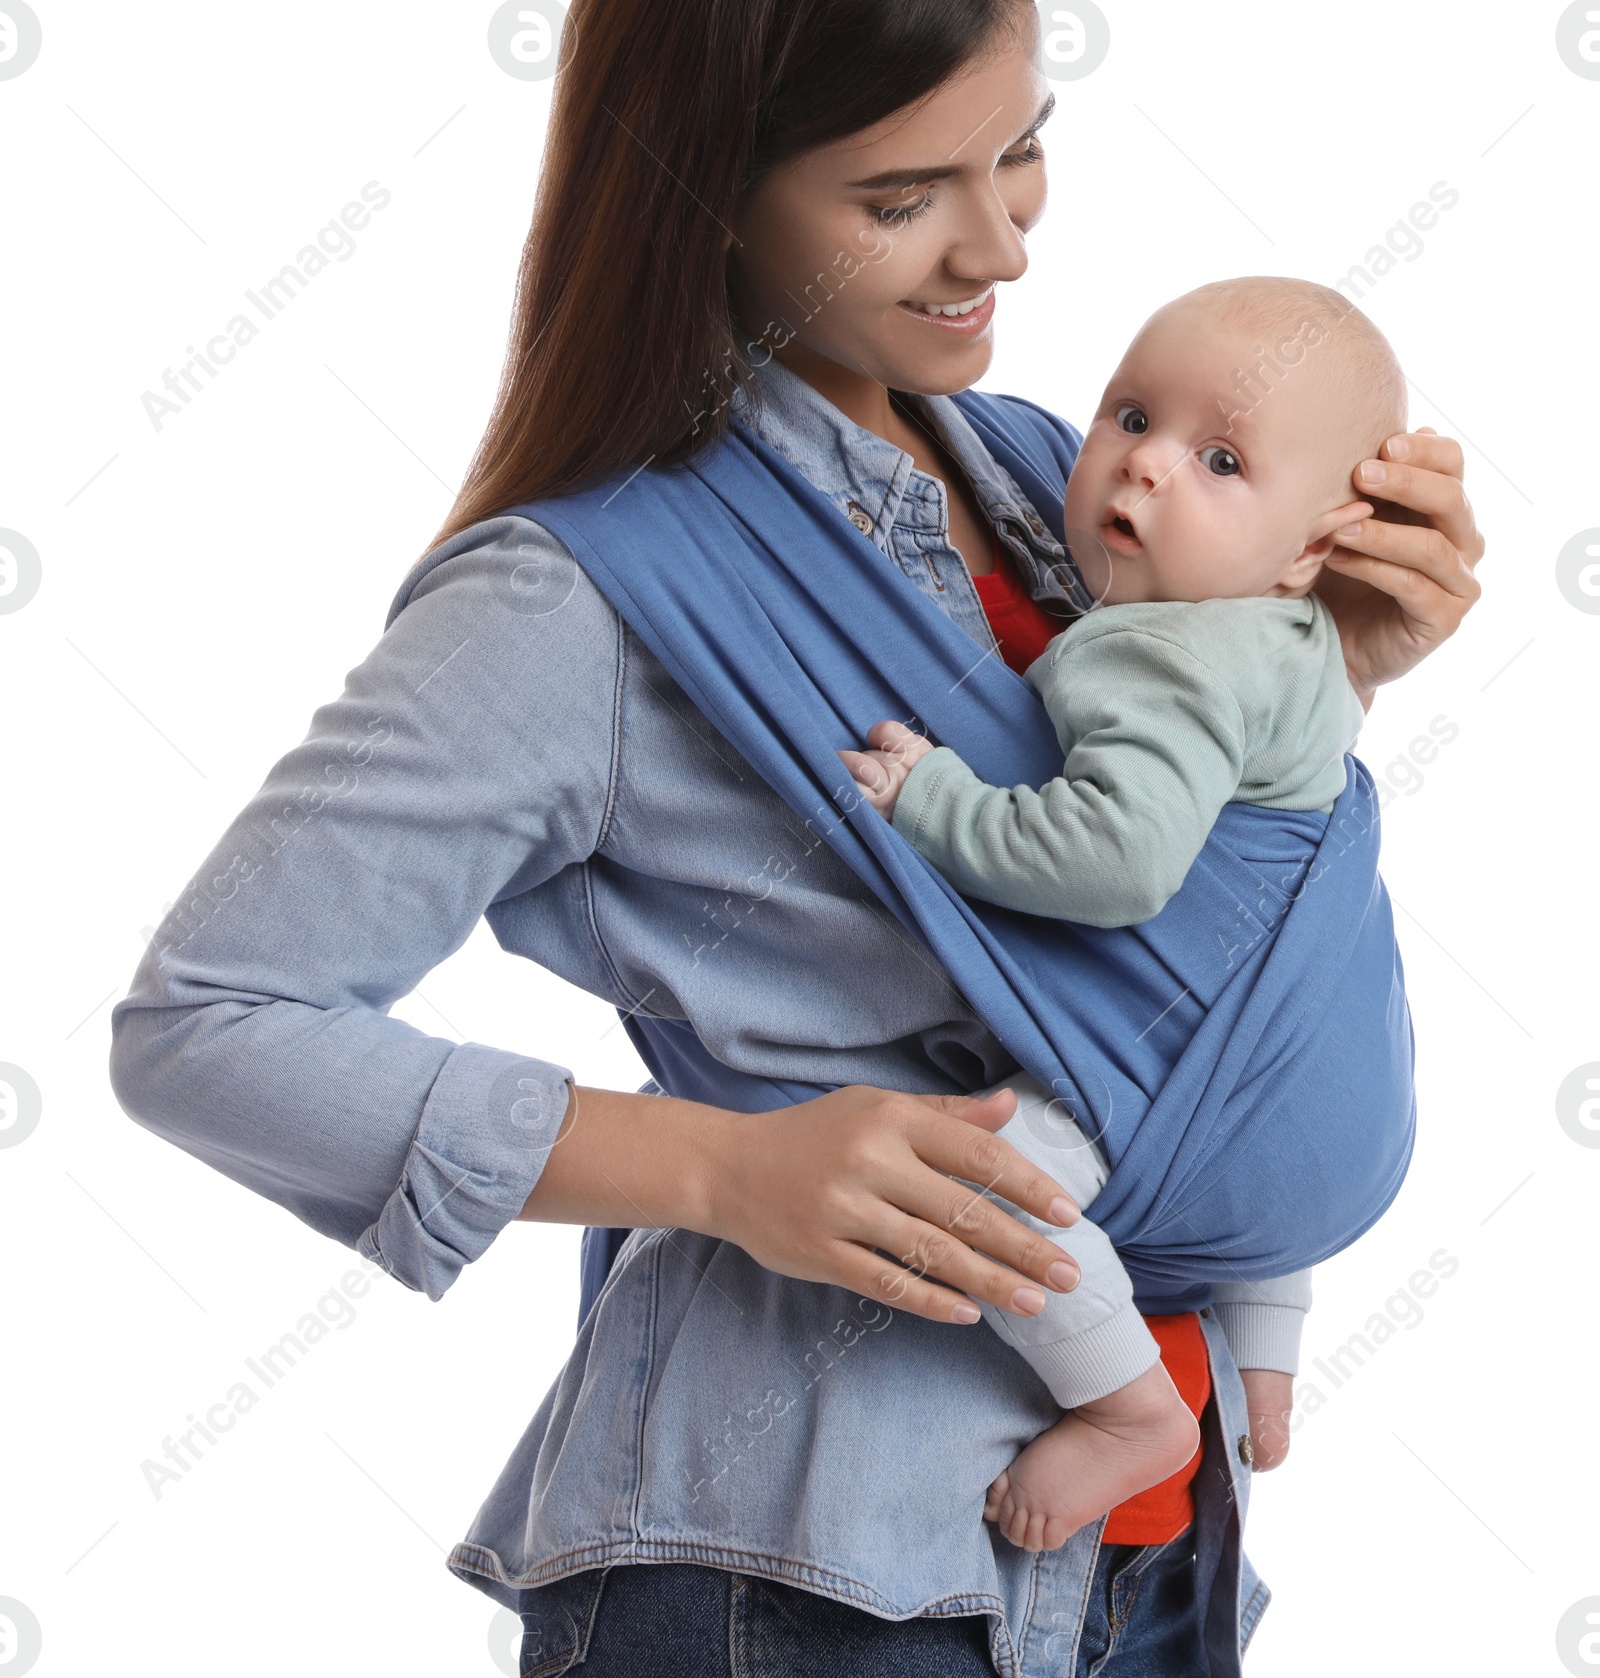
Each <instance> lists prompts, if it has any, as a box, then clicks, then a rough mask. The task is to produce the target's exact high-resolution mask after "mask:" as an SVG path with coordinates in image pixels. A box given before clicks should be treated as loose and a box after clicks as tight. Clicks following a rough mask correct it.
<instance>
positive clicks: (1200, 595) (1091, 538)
mask: <svg viewBox="0 0 1600 1678" xmlns="http://www.w3.org/2000/svg"><path fill="white" fill-rule="evenodd" d="M1405 429H1406V386H1405V378H1404V375H1403V374H1402V373H1401V371H1400V366H1399V363H1398V362H1397V361H1396V359H1395V355H1394V351H1393V350H1392V349H1390V347H1389V343H1388V340H1387V339H1385V337H1384V336H1383V334H1382V333H1381V332H1380V331H1379V330H1378V329H1377V327H1375V326H1374V325H1373V324H1372V322H1371V321H1370V320H1368V319H1367V317H1366V316H1365V315H1364V314H1362V313H1361V311H1360V310H1359V309H1357V308H1356V307H1355V305H1354V304H1352V303H1350V302H1348V301H1347V300H1346V299H1345V298H1343V297H1341V296H1340V295H1339V293H1338V292H1336V291H1333V290H1330V289H1329V288H1328V287H1327V286H1322V285H1317V284H1314V283H1313V282H1312V281H1310V280H1296V279H1281V278H1276V277H1258V278H1251V279H1237V280H1218V281H1216V282H1214V283H1213V284H1211V285H1204V286H1201V287H1200V288H1199V289H1198V290H1196V291H1191V292H1188V293H1186V294H1185V295H1184V296H1182V297H1179V298H1177V299H1175V300H1174V301H1173V302H1171V303H1168V304H1166V305H1165V306H1164V307H1163V308H1160V309H1158V310H1157V311H1156V312H1155V313H1154V314H1153V315H1152V316H1151V317H1150V319H1149V320H1147V321H1146V322H1145V324H1144V325H1143V326H1142V327H1141V328H1140V330H1139V333H1138V336H1137V337H1135V339H1134V341H1133V342H1132V344H1130V345H1129V346H1128V352H1127V354H1126V355H1124V356H1123V358H1122V364H1121V366H1119V367H1118V368H1117V370H1116V372H1115V373H1114V374H1112V376H1111V382H1110V383H1109V384H1108V385H1107V386H1106V392H1105V396H1104V397H1103V398H1102V400H1101V403H1100V406H1099V408H1098V410H1097V411H1096V413H1095V416H1094V421H1093V423H1092V424H1091V425H1090V427H1089V429H1088V431H1087V433H1086V434H1085V436H1084V443H1083V449H1082V452H1081V453H1080V454H1079V456H1078V459H1077V463H1076V465H1074V467H1073V469H1072V472H1071V475H1070V477H1069V478H1068V480H1067V500H1066V531H1067V542H1068V545H1069V547H1070V548H1071V551H1072V556H1073V558H1074V559H1075V560H1076V561H1077V562H1078V566H1079V569H1080V570H1081V571H1082V572H1083V575H1084V580H1085V581H1086V582H1087V583H1088V585H1089V588H1090V589H1091V591H1092V592H1093V593H1094V595H1095V598H1096V599H1097V600H1100V601H1102V602H1104V603H1106V604H1115V603H1120V602H1124V601H1135V600H1215V599H1224V598H1231V597H1243V596H1247V595H1277V596H1285V597H1290V596H1299V595H1303V594H1305V593H1306V592H1307V590H1309V589H1310V587H1311V585H1312V583H1313V582H1314V581H1315V580H1316V576H1317V573H1318V571H1319V570H1320V569H1321V567H1322V562H1323V560H1324V559H1325V558H1326V557H1327V555H1328V554H1329V552H1331V550H1332V549H1333V547H1334V546H1335V545H1336V540H1337V538H1336V536H1335V534H1334V533H1335V532H1336V531H1337V530H1338V528H1339V526H1340V525H1344V524H1349V523H1351V522H1352V520H1353V519H1355V518H1358V517H1360V516H1361V515H1362V513H1363V512H1364V511H1365V508H1364V506H1363V504H1362V502H1361V495H1360V491H1359V490H1358V489H1356V488H1355V486H1354V484H1353V481H1352V478H1351V474H1352V472H1353V471H1354V470H1355V467H1356V466H1357V465H1358V464H1359V462H1361V461H1363V460H1368V459H1371V458H1373V457H1374V456H1376V455H1377V452H1378V446H1379V445H1380V444H1381V443H1382V442H1383V440H1384V439H1385V438H1386V437H1392V436H1394V435H1395V434H1396V433H1398V432H1402V431H1404V430H1405ZM1367 505H1370V502H1368V503H1367Z"/></svg>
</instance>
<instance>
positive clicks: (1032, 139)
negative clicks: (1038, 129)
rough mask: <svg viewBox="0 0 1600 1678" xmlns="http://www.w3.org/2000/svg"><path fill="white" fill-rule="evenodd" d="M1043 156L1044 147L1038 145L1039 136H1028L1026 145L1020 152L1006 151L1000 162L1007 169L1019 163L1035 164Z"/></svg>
mask: <svg viewBox="0 0 1600 1678" xmlns="http://www.w3.org/2000/svg"><path fill="white" fill-rule="evenodd" d="M1043 156H1044V147H1043V146H1041V145H1040V144H1039V136H1038V135H1037V134H1030V135H1029V136H1028V144H1027V146H1026V147H1025V148H1024V149H1023V150H1022V151H1008V152H1006V153H1004V154H1003V155H1002V156H1001V159H1000V161H1001V162H1002V163H1003V164H1005V165H1006V166H1007V167H1008V168H1012V167H1015V166H1016V165H1017V164H1019V163H1037V162H1039V161H1040V160H1041V159H1042V158H1043Z"/></svg>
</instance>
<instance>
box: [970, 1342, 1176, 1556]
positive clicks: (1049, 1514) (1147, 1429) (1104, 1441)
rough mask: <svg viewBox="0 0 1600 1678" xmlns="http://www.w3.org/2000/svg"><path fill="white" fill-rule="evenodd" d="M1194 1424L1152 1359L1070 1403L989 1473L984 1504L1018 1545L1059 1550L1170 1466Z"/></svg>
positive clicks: (1156, 1481) (1157, 1480)
mask: <svg viewBox="0 0 1600 1678" xmlns="http://www.w3.org/2000/svg"><path fill="white" fill-rule="evenodd" d="M1199 1448H1200V1426H1199V1424H1198V1423H1197V1422H1196V1421H1195V1419H1194V1414H1193V1412H1192V1411H1191V1410H1190V1409H1189V1407H1188V1405H1186V1404H1185V1403H1184V1402H1183V1399H1182V1397H1181V1396H1180V1395H1179V1392H1178V1389H1177V1388H1176V1387H1175V1386H1173V1384H1172V1378H1171V1376H1169V1375H1168V1374H1167V1372H1166V1369H1165V1368H1164V1367H1163V1366H1162V1365H1161V1364H1159V1363H1157V1364H1154V1365H1152V1366H1151V1367H1150V1368H1149V1369H1147V1370H1146V1371H1145V1373H1144V1374H1143V1375H1141V1376H1139V1377H1138V1378H1137V1379H1136V1380H1133V1381H1130V1382H1129V1383H1128V1384H1127V1386H1125V1387H1119V1388H1118V1389H1117V1391H1116V1392H1114V1393H1108V1394H1107V1395H1106V1397H1104V1398H1099V1399H1096V1400H1095V1401H1094V1402H1093V1403H1092V1404H1083V1405H1080V1406H1079V1407H1078V1408H1077V1409H1076V1410H1069V1411H1068V1412H1067V1413H1066V1415H1064V1416H1063V1417H1062V1418H1061V1420H1060V1421H1059V1422H1057V1423H1056V1424H1055V1426H1054V1427H1049V1428H1046V1429H1045V1431H1044V1432H1043V1433H1041V1434H1040V1435H1039V1437H1038V1438H1037V1439H1035V1440H1033V1441H1032V1443H1031V1444H1028V1445H1026V1446H1024V1447H1023V1449H1022V1451H1021V1452H1020V1453H1019V1454H1018V1456H1017V1459H1016V1461H1015V1462H1013V1463H1012V1464H1011V1466H1010V1467H1009V1468H1007V1469H1004V1470H1002V1471H1001V1473H1000V1474H999V1475H997V1476H996V1478H995V1481H994V1484H993V1485H991V1486H990V1487H989V1496H988V1499H987V1501H986V1502H985V1503H984V1506H983V1518H984V1519H985V1520H986V1521H993V1522H995V1524H996V1525H997V1526H998V1527H999V1528H1000V1530H1001V1531H1002V1532H1003V1533H1004V1534H1005V1535H1006V1537H1007V1538H1009V1539H1010V1540H1011V1542H1012V1543H1013V1544H1015V1545H1017V1546H1018V1547H1019V1548H1020V1549H1023V1550H1058V1549H1060V1547H1061V1546H1062V1545H1063V1544H1065V1543H1066V1541H1067V1540H1068V1539H1069V1538H1070V1537H1071V1536H1072V1535H1073V1533H1075V1532H1076V1531H1078V1529H1079V1528H1080V1527H1084V1526H1087V1525H1088V1524H1089V1522H1090V1521H1093V1520H1097V1519H1098V1518H1099V1517H1100V1516H1101V1515H1104V1514H1105V1513H1107V1511H1108V1510H1111V1509H1115V1508H1116V1506H1117V1505H1118V1504H1119V1503H1122V1502H1125V1501H1126V1500H1127V1499H1128V1498H1130V1497H1134V1496H1136V1495H1137V1494H1138V1493H1140V1492H1142V1491H1145V1490H1146V1489H1147V1488H1149V1487H1151V1486H1155V1485H1159V1484H1160V1483H1161V1481H1163V1480H1166V1479H1168V1478H1170V1477H1171V1476H1172V1475H1174V1474H1176V1473H1177V1472H1178V1470H1179V1469H1180V1468H1183V1467H1184V1466H1185V1465H1186V1464H1187V1463H1188V1462H1189V1461H1190V1459H1191V1458H1192V1457H1193V1456H1194V1454H1195V1452H1196V1451H1197V1450H1198V1449H1199Z"/></svg>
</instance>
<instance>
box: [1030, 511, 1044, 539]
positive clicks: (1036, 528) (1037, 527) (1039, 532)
mask: <svg viewBox="0 0 1600 1678" xmlns="http://www.w3.org/2000/svg"><path fill="white" fill-rule="evenodd" d="M1028 528H1029V530H1031V531H1032V532H1033V533H1034V535H1035V536H1043V535H1044V520H1043V519H1042V518H1040V517H1039V515H1038V514H1037V513H1029V514H1028Z"/></svg>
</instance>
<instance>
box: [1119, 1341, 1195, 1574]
mask: <svg viewBox="0 0 1600 1678" xmlns="http://www.w3.org/2000/svg"><path fill="white" fill-rule="evenodd" d="M1145 1323H1146V1324H1147V1326H1148V1327H1149V1329H1150V1332H1151V1333H1152V1334H1153V1335H1154V1336H1155V1337H1156V1344H1157V1345H1158V1346H1159V1347H1160V1348H1161V1361H1162V1362H1163V1363H1164V1364H1165V1365H1166V1366H1167V1373H1168V1374H1169V1375H1170V1376H1171V1377H1172V1384H1173V1386H1175V1387H1176V1388H1177V1389H1178V1391H1179V1392H1180V1393H1181V1394H1182V1395H1183V1402H1184V1403H1185V1404H1187V1405H1188V1406H1189V1408H1190V1409H1191V1410H1192V1411H1193V1412H1194V1414H1195V1415H1196V1417H1198V1416H1199V1414H1200V1412H1201V1411H1202V1410H1204V1409H1205V1407H1206V1400H1207V1399H1208V1398H1210V1396H1211V1366H1210V1362H1209V1360H1208V1359H1207V1357H1206V1337H1205V1333H1204V1331H1203V1330H1202V1329H1201V1327H1200V1317H1199V1314H1198V1313H1197V1312H1194V1311H1185V1312H1183V1313H1182V1314H1181V1315H1178V1316H1175V1317H1146V1318H1145ZM1201 1455H1202V1453H1201V1452H1200V1451H1196V1452H1195V1454H1194V1455H1193V1456H1192V1457H1191V1458H1190V1459H1189V1462H1188V1464H1187V1466H1186V1467H1183V1468H1180V1469H1179V1470H1178V1472H1177V1473H1176V1474H1174V1475H1173V1476H1172V1478H1171V1479H1169V1480H1163V1481H1162V1482H1161V1483H1160V1484H1159V1485H1156V1486H1152V1487H1151V1488H1150V1489H1149V1491H1144V1492H1140V1493H1139V1495H1138V1496H1137V1497H1130V1498H1129V1499H1128V1501H1127V1502H1126V1503H1119V1504H1118V1505H1117V1507H1116V1508H1115V1509H1113V1510H1112V1511H1111V1514H1110V1515H1109V1516H1108V1517H1107V1520H1106V1526H1105V1531H1104V1532H1103V1533H1102V1534H1101V1535H1100V1537H1101V1541H1102V1543H1106V1544H1165V1543H1167V1542H1168V1541H1169V1540H1170V1539H1173V1538H1176V1537H1177V1536H1178V1534H1179V1533H1180V1532H1182V1531H1183V1529H1184V1528H1185V1527H1186V1526H1188V1524H1189V1523H1190V1522H1191V1521H1192V1520H1193V1519H1194V1487H1193V1481H1194V1477H1195V1475H1196V1474H1197V1473H1198V1472H1199V1468H1200V1458H1201Z"/></svg>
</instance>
